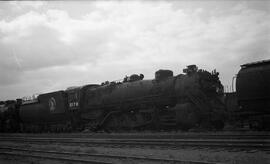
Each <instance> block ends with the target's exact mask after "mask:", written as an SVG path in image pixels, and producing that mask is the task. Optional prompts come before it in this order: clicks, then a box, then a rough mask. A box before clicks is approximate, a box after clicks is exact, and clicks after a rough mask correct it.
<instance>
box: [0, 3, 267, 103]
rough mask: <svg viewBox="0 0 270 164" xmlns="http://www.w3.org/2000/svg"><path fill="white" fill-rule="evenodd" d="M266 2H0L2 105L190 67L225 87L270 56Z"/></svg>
mask: <svg viewBox="0 0 270 164" xmlns="http://www.w3.org/2000/svg"><path fill="white" fill-rule="evenodd" d="M269 10H270V3H269V1H264V0H257V1H256V0H253V1H251V0H248V1H234V0H233V1H215V0H206V1H205V0H203V1H199V0H192V1H185V0H181V1H135V0H133V1H131V0H130V1H116V0H115V1H98V2H97V1H30V2H28V1H23V2H16V1H10V2H3V1H1V2H0V100H6V99H15V98H20V97H24V96H30V95H32V94H35V93H46V92H52V91H57V90H65V89H66V88H67V87H70V86H81V85H85V84H100V83H101V82H104V81H106V80H109V81H113V80H119V79H122V78H124V76H125V75H131V74H134V73H136V74H140V73H142V74H144V76H145V79H153V78H154V73H155V71H157V70H159V69H170V70H172V71H173V72H174V75H177V74H180V73H182V70H183V69H184V68H185V67H186V66H187V65H190V64H196V65H197V66H198V67H199V68H201V69H205V70H208V71H212V70H214V69H216V70H217V71H218V72H220V79H221V82H222V84H223V85H231V81H232V77H233V76H235V74H237V72H238V71H239V69H240V65H241V64H245V63H248V62H254V61H259V60H266V59H270V53H269V51H270V46H269V43H270V41H269V40H270V33H269V29H270V14H269V13H270V11H269Z"/></svg>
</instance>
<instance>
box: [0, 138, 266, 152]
mask: <svg viewBox="0 0 270 164" xmlns="http://www.w3.org/2000/svg"><path fill="white" fill-rule="evenodd" d="M8 141H9V142H19V143H42V144H44V143H59V144H68V145H82V146H83V145H86V146H91V145H93V146H99V145H100V146H109V145H113V146H117V145H118V146H120V147H123V146H129V147H130V146H137V147H138V146H140V147H153V146H154V147H167V148H182V147H207V148H239V149H258V150H264V151H270V139H261V138H253V139H223V138H222V139H207V138H198V139H143V138H140V139H129V138H126V139H110V138H107V139H104V138H102V139H97V138H90V139H86V138H45V137H0V142H8Z"/></svg>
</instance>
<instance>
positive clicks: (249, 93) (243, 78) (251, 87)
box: [236, 60, 270, 129]
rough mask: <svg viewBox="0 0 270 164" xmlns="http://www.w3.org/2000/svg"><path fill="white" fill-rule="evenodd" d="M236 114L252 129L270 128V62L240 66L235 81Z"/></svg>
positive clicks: (264, 61)
mask: <svg viewBox="0 0 270 164" xmlns="http://www.w3.org/2000/svg"><path fill="white" fill-rule="evenodd" d="M236 97H237V101H238V105H239V111H237V112H238V114H240V116H241V118H242V119H244V120H248V123H249V126H250V128H252V129H269V128H270V60H263V61H259V62H253V63H248V64H244V65H241V69H240V71H239V72H238V74H237V79H236Z"/></svg>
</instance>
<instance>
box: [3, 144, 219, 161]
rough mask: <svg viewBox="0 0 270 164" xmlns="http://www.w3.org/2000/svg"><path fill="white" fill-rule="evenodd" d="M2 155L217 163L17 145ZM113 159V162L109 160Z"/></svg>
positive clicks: (89, 159)
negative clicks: (53, 149)
mask: <svg viewBox="0 0 270 164" xmlns="http://www.w3.org/2000/svg"><path fill="white" fill-rule="evenodd" d="M0 155H5V156H13V157H14V156H19V157H29V158H38V159H43V160H44V159H46V160H56V161H67V162H72V163H93V164H112V163H125V161H130V160H132V162H133V163H134V162H136V161H137V163H142V162H145V163H148V162H154V163H176V164H217V163H213V162H202V161H182V160H177V159H167V158H151V157H142V156H127V155H124V156H123V155H109V154H97V153H94V154H93V153H92V154H90V153H78V152H67V151H64V152H63V151H61V152H59V151H48V150H37V149H32V148H31V149H25V148H16V147H1V148H0ZM108 161H111V162H108Z"/></svg>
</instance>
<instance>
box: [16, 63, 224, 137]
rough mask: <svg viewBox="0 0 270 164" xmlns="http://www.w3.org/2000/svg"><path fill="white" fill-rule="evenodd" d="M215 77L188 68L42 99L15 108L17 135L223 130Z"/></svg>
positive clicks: (218, 84) (74, 89) (219, 86)
mask: <svg viewBox="0 0 270 164" xmlns="http://www.w3.org/2000/svg"><path fill="white" fill-rule="evenodd" d="M218 75H219V74H218V72H216V71H212V73H210V72H208V71H205V70H201V69H198V68H197V66H196V65H190V66H188V67H187V68H186V69H184V70H183V74H179V75H177V76H173V72H172V71H170V70H159V71H157V72H156V73H155V78H154V79H152V80H143V78H144V76H143V75H142V74H141V75H136V74H134V75H131V76H130V77H125V78H124V80H123V81H119V82H115V81H113V82H108V81H107V82H105V83H102V84H101V85H96V84H91V85H86V86H81V87H71V88H68V89H66V90H64V91H56V92H51V93H45V94H40V95H38V96H37V97H34V98H33V99H31V100H27V101H23V102H22V104H21V106H20V107H19V110H18V111H19V119H18V121H19V122H20V130H21V131H35V132H37V131H73V130H85V129H88V130H92V131H95V130H99V129H103V130H134V129H164V130H166V129H183V130H188V129H190V128H204V129H222V128H223V126H224V120H225V106H224V103H222V101H221V99H222V96H223V86H222V84H221V82H220V80H219V77H218Z"/></svg>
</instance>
